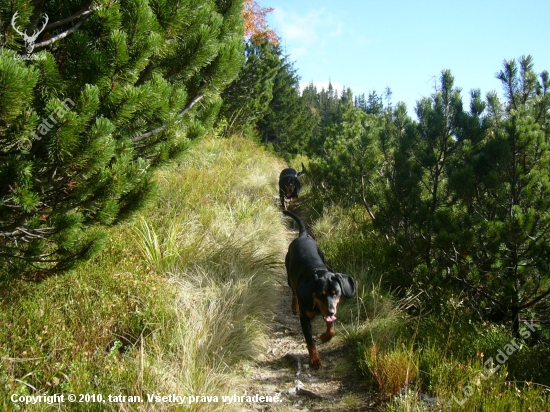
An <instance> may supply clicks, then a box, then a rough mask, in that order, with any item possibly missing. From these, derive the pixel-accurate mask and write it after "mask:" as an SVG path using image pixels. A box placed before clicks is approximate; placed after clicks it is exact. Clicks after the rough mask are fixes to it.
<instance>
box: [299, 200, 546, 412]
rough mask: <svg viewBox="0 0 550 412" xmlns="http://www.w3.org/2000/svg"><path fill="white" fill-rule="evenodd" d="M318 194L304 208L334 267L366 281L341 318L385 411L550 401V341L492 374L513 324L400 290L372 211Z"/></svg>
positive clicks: (532, 407) (527, 407)
mask: <svg viewBox="0 0 550 412" xmlns="http://www.w3.org/2000/svg"><path fill="white" fill-rule="evenodd" d="M308 195H309V194H308V192H307V190H306V191H305V196H304V197H305V198H306V199H304V198H302V202H303V204H304V205H306V206H305V210H304V214H305V215H308V216H309V220H310V221H311V222H312V224H311V227H312V232H313V235H314V236H315V237H316V240H317V241H318V243H319V245H320V248H321V250H323V252H324V253H325V258H326V261H327V263H328V265H329V267H332V268H333V269H334V270H337V271H341V272H344V273H347V274H349V275H351V276H353V277H354V278H355V279H356V283H357V285H358V287H357V289H358V293H357V298H356V299H355V300H354V301H353V302H349V303H348V304H346V305H345V306H344V308H343V309H342V310H339V312H338V313H339V314H340V315H341V316H339V320H344V321H346V322H347V325H348V326H347V327H346V330H347V336H346V338H347V340H348V342H349V344H350V345H351V347H352V348H355V349H354V350H355V359H356V362H357V365H358V367H359V369H360V370H361V371H362V372H363V380H364V382H365V383H366V384H367V387H369V388H370V391H371V392H372V393H376V395H375V396H374V398H375V399H373V400H375V401H376V404H377V407H378V410H381V411H441V410H444V411H455V410H456V411H491V412H493V411H494V412H502V411H518V412H519V411H546V410H550V401H549V399H548V393H549V390H550V388H549V387H548V383H547V381H548V372H547V371H548V365H547V363H548V358H549V355H550V351H549V350H548V348H546V349H545V347H544V345H537V344H536V343H534V342H533V341H529V342H525V343H524V344H523V346H522V347H521V350H517V351H516V352H515V353H513V354H511V355H510V356H509V359H508V360H507V361H506V363H505V364H503V365H501V368H500V370H498V371H497V372H496V373H494V374H492V375H490V376H489V375H488V374H485V375H483V376H487V379H483V377H482V376H481V375H480V373H481V372H483V371H484V362H486V361H487V359H488V358H489V357H490V356H492V357H495V356H496V355H497V354H498V350H499V349H501V348H503V347H504V346H505V345H506V344H507V343H509V342H510V341H511V340H512V339H513V337H512V336H511V334H510V333H509V331H508V330H506V329H505V328H503V327H500V326H495V325H490V324H479V323H475V322H473V321H472V316H471V314H470V313H467V311H466V310H465V309H464V308H463V307H462V305H461V304H460V299H459V298H455V299H454V300H453V301H452V302H449V303H448V305H447V306H446V307H445V308H444V310H440V311H439V313H438V314H437V315H435V314H434V311H432V310H430V308H424V307H423V306H422V304H421V303H420V301H419V300H418V298H417V297H416V296H414V295H413V294H412V293H411V292H408V291H403V290H399V291H395V290H392V289H391V276H392V274H390V273H387V271H385V270H384V269H385V261H384V253H383V244H382V243H383V241H382V240H381V239H379V238H377V237H376V236H375V234H374V233H373V232H372V230H369V225H368V216H367V214H366V213H365V211H364V210H362V209H361V208H360V207H357V208H355V209H351V210H343V209H341V208H338V207H331V208H325V209H324V210H314V209H312V208H311V207H309V206H308V205H309V202H308V200H307V196H308ZM395 292H399V293H395ZM397 296H399V298H398V297H397ZM409 309H412V310H409Z"/></svg>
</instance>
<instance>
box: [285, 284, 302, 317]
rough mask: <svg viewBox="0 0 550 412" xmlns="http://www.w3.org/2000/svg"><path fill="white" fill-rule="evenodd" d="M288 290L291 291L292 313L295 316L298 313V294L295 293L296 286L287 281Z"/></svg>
mask: <svg viewBox="0 0 550 412" xmlns="http://www.w3.org/2000/svg"><path fill="white" fill-rule="evenodd" d="M288 283H289V284H290V288H291V289H292V313H294V314H295V315H297V314H298V313H299V312H300V303H299V301H298V293H297V292H296V286H295V285H294V282H293V281H291V280H289V281H288Z"/></svg>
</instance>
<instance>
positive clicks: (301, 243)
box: [283, 210, 355, 369]
mask: <svg viewBox="0 0 550 412" xmlns="http://www.w3.org/2000/svg"><path fill="white" fill-rule="evenodd" d="M283 213H284V214H285V215H287V216H290V217H291V218H292V219H294V220H295V221H296V222H297V223H298V226H299V228H300V234H299V235H298V237H297V238H296V239H294V240H293V241H292V242H291V243H290V246H289V247H288V253H287V254H286V258H285V266H286V271H287V275H288V284H289V286H290V287H291V288H292V312H293V313H294V314H296V313H298V312H299V313H300V324H301V326H302V332H303V333H304V338H305V339H306V343H307V350H308V352H309V363H310V365H311V366H312V367H313V368H315V369H317V368H319V367H320V366H321V359H319V354H318V353H317V348H316V347H315V342H314V341H313V336H312V333H311V319H312V318H313V317H315V316H316V315H319V314H321V315H322V316H323V318H325V322H326V323H327V330H326V332H325V333H323V334H322V335H321V341H322V342H328V341H329V340H330V339H332V337H333V336H334V334H335V332H334V321H335V320H336V317H335V316H334V315H336V307H337V305H338V302H339V300H340V297H341V296H342V295H343V296H345V297H346V298H352V297H354V296H355V282H354V280H353V278H352V277H351V276H348V275H344V274H342V273H332V272H330V271H329V270H328V269H327V267H326V266H325V258H324V256H323V252H321V250H320V249H319V247H318V246H317V242H315V240H313V239H312V238H310V237H308V235H307V231H306V226H305V224H304V222H303V221H302V219H300V218H299V217H298V216H297V215H296V214H294V213H292V212H289V211H287V210H285V211H284V212H283Z"/></svg>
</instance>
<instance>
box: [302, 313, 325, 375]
mask: <svg viewBox="0 0 550 412" xmlns="http://www.w3.org/2000/svg"><path fill="white" fill-rule="evenodd" d="M300 324H301V325H302V332H303V333H304V338H305V339H306V344H307V351H308V352H309V364H310V365H311V367H312V368H313V369H319V368H320V367H321V359H319V354H318V353H317V348H316V346H315V342H314V341H313V334H312V333H311V319H310V318H308V317H307V316H306V315H303V314H300Z"/></svg>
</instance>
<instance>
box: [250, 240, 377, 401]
mask: <svg viewBox="0 0 550 412" xmlns="http://www.w3.org/2000/svg"><path fill="white" fill-rule="evenodd" d="M294 236H295V235H294ZM292 238H293V237H292V236H291V237H290V240H291V239H292ZM290 240H289V241H290ZM277 288H279V289H280V290H279V293H278V296H280V299H279V300H278V302H277V305H276V307H274V308H272V311H273V318H272V321H271V325H270V328H271V331H272V332H271V334H270V338H269V341H268V344H267V346H266V351H265V353H264V354H263V355H262V359H260V360H259V361H258V362H257V363H256V365H255V367H254V369H253V370H252V372H251V373H252V375H251V377H250V386H249V388H248V393H249V394H252V395H254V394H260V395H269V396H275V395H277V394H278V395H279V398H280V402H279V403H271V404H266V403H263V404H262V403H257V404H249V408H248V410H255V411H365V410H374V409H375V408H376V403H375V401H374V395H373V394H369V392H368V389H367V388H365V387H364V385H362V384H361V382H360V379H359V372H358V371H357V369H356V366H355V365H354V364H353V362H352V361H351V359H350V356H349V355H350V348H347V347H346V344H345V341H344V339H343V336H342V327H341V325H338V321H337V322H336V336H335V337H334V338H333V339H332V340H331V341H330V342H328V343H321V342H320V339H319V335H320V334H321V333H322V332H324V331H325V329H326V326H325V322H324V320H323V318H322V317H321V316H317V317H316V318H315V319H314V320H313V321H312V328H313V335H314V337H315V340H316V344H317V350H318V352H319V356H320V358H321V361H322V362H323V366H322V367H321V368H320V369H318V370H315V369H312V368H310V367H309V364H308V352H307V348H306V343H305V340H304V336H303V334H302V330H301V327H300V320H299V316H298V315H293V314H292V311H291V300H292V299H291V290H290V287H289V286H288V284H287V281H286V274H282V275H281V277H280V279H279V281H278V285H277Z"/></svg>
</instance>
